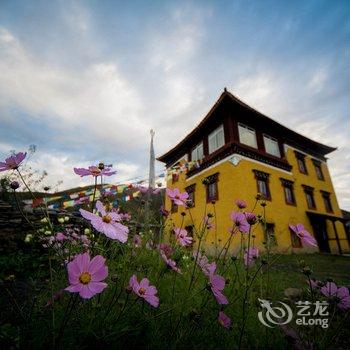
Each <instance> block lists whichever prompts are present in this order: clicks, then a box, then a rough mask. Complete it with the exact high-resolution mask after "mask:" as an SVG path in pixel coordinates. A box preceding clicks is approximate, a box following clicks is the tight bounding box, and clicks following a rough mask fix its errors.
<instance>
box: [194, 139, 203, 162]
mask: <svg viewBox="0 0 350 350" xmlns="http://www.w3.org/2000/svg"><path fill="white" fill-rule="evenodd" d="M202 158H203V142H201V143H200V144H199V145H197V146H196V147H195V148H194V149H193V150H192V152H191V160H192V161H193V162H195V161H196V160H201V159H202Z"/></svg>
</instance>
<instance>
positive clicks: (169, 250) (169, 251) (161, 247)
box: [158, 243, 174, 258]
mask: <svg viewBox="0 0 350 350" xmlns="http://www.w3.org/2000/svg"><path fill="white" fill-rule="evenodd" d="M158 249H159V250H160V251H161V252H163V253H164V254H165V256H166V257H168V258H169V257H170V256H171V255H172V254H173V253H174V249H173V248H172V247H171V246H170V245H169V244H166V243H160V244H158Z"/></svg>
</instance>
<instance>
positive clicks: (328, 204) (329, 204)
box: [320, 190, 334, 213]
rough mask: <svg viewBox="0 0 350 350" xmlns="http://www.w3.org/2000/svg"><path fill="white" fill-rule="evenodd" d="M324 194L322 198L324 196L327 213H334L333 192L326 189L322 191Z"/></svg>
mask: <svg viewBox="0 0 350 350" xmlns="http://www.w3.org/2000/svg"><path fill="white" fill-rule="evenodd" d="M320 192H321V194H322V198H323V205H324V207H325V210H326V212H327V213H334V210H333V205H332V201H331V194H330V193H329V192H326V191H322V190H321V191H320Z"/></svg>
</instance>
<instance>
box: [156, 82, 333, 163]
mask: <svg viewBox="0 0 350 350" xmlns="http://www.w3.org/2000/svg"><path fill="white" fill-rule="evenodd" d="M225 97H228V98H230V100H231V101H233V102H235V103H238V104H240V105H241V106H243V107H245V108H247V109H249V110H251V111H253V112H254V113H256V114H258V115H259V117H261V118H263V119H265V120H266V122H267V123H270V124H271V125H274V126H275V127H277V128H279V129H280V130H282V131H284V132H285V133H286V134H287V135H289V137H288V139H289V140H290V141H292V143H298V142H297V141H298V140H299V141H301V143H302V144H305V145H307V146H308V148H310V149H312V150H313V151H314V152H316V153H319V154H320V155H322V156H325V155H327V154H329V153H331V152H334V151H335V150H336V149H337V147H332V146H327V145H324V144H322V143H319V142H317V141H314V140H312V139H310V138H308V137H306V136H304V135H302V134H299V133H297V132H296V131H293V130H292V129H289V128H287V127H286V126H284V125H282V124H280V123H278V122H276V121H275V120H273V119H271V118H269V117H267V116H266V115H264V114H262V113H261V112H259V111H257V110H256V109H254V108H253V107H250V106H249V105H248V104H246V103H245V102H243V101H242V100H240V99H239V98H237V97H236V96H234V95H233V94H231V93H230V92H228V91H227V90H226V89H225V90H224V92H223V93H222V94H221V95H220V97H219V99H218V100H217V101H216V103H215V104H214V106H213V107H212V108H211V109H210V111H209V112H208V113H207V115H206V116H205V117H204V119H203V120H202V121H201V122H200V123H199V124H198V125H197V126H196V127H195V128H194V129H193V130H192V131H191V132H190V133H189V134H188V135H186V136H185V137H184V138H183V139H182V140H181V141H180V142H179V143H178V144H177V145H175V146H174V147H173V148H171V149H170V150H169V151H168V152H166V153H164V154H163V155H161V156H159V157H157V160H159V161H160V162H163V163H167V162H168V161H169V160H171V159H172V158H174V154H175V153H177V152H179V151H180V150H181V147H183V146H184V145H186V142H188V141H189V140H190V139H191V138H192V137H193V136H194V135H195V133H196V132H200V130H201V128H202V127H203V126H204V125H205V124H206V123H207V121H208V120H209V119H210V117H211V116H212V114H213V112H214V111H215V110H216V108H217V107H218V106H219V105H220V103H222V101H223V100H224V98H225ZM287 143H288V142H287ZM177 156H179V155H177Z"/></svg>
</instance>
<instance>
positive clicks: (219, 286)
mask: <svg viewBox="0 0 350 350" xmlns="http://www.w3.org/2000/svg"><path fill="white" fill-rule="evenodd" d="M209 282H210V288H211V291H212V292H213V294H214V297H215V299H216V301H217V302H218V303H219V304H220V305H226V304H228V300H227V298H226V297H225V295H224V294H222V291H223V289H224V288H225V284H226V280H225V278H224V277H222V276H220V275H215V274H214V273H212V274H211V275H210V276H209Z"/></svg>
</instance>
